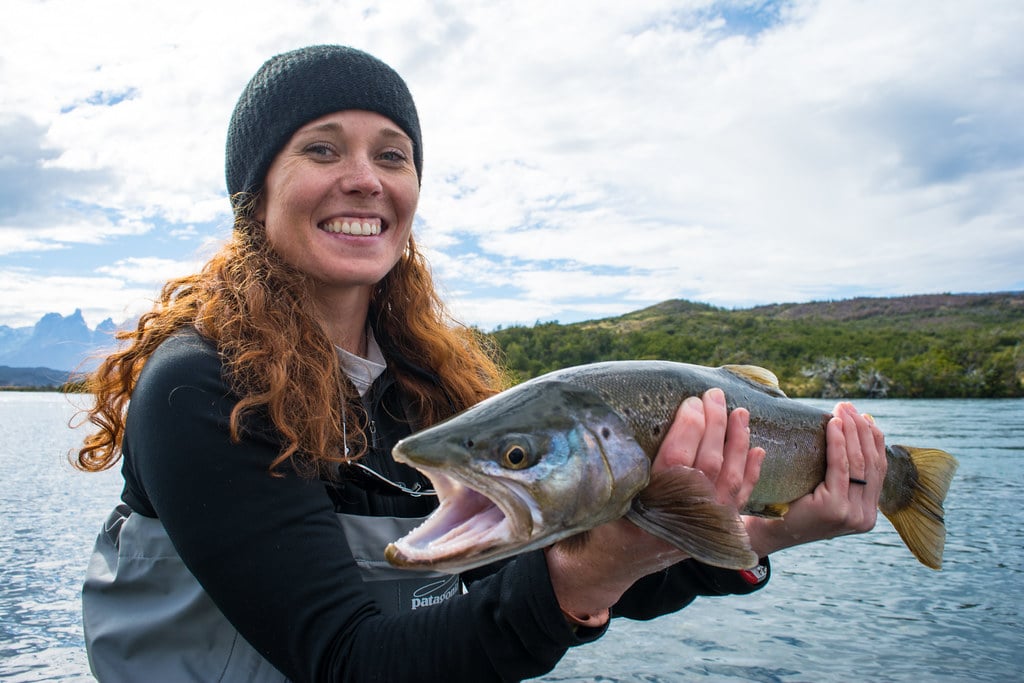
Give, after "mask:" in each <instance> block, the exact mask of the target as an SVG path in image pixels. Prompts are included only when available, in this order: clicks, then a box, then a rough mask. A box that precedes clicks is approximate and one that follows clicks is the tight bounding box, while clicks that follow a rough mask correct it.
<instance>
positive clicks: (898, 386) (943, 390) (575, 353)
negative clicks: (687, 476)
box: [491, 295, 1024, 398]
mask: <svg viewBox="0 0 1024 683" xmlns="http://www.w3.org/2000/svg"><path fill="white" fill-rule="evenodd" d="M952 296H953V298H954V301H955V304H956V305H949V304H948V303H947V304H946V305H926V304H928V302H929V301H931V299H930V298H929V297H916V298H915V297H903V298H898V299H876V300H870V301H871V302H876V303H877V302H885V303H886V304H887V305H886V306H885V307H884V313H872V312H871V309H872V306H869V305H867V304H865V300H856V301H855V302H851V305H848V306H845V307H844V306H839V307H837V306H836V305H835V302H825V303H822V304H821V305H820V306H819V307H815V306H813V305H811V306H809V305H806V304H804V305H801V308H800V310H799V311H798V312H797V314H794V309H793V308H792V307H787V306H771V307H761V308H755V309H745V310H726V309H720V308H715V307H712V306H707V305H703V304H694V303H691V302H684V301H673V302H665V303H663V304H660V305H658V306H654V307H651V308H650V309H645V310H643V311H638V312H635V313H631V314H628V315H625V316H621V317H618V318H609V319H605V320H598V321H589V322H584V323H576V324H569V325H562V324H559V323H557V322H551V323H538V324H535V325H533V326H514V327H506V328H499V329H497V330H495V331H494V332H492V333H491V336H492V338H493V339H494V341H495V342H496V344H497V346H498V347H499V348H500V350H501V353H502V355H503V360H504V362H505V364H506V366H507V367H508V368H509V370H510V372H511V373H512V375H513V380H514V381H521V380H525V379H529V378H531V377H536V376H537V375H540V374H543V373H545V372H548V371H551V370H555V369H558V368H562V367H567V366H570V365H580V364H585V363H592V362H595V361H603V360H627V359H663V360H673V361H682V362H687V363H695V364H699V365H710V366H718V365H724V364H728V363H739V364H751V365H760V366H762V367H765V368H767V369H769V370H771V371H772V372H774V373H775V374H776V375H777V376H778V377H779V383H780V385H781V387H782V389H783V391H785V392H786V393H787V394H788V395H789V396H792V397H825V398H835V397H851V398H856V397H892V398H953V397H957V398H1008V397H1021V396H1024V297H1022V296H1021V295H1007V296H1005V297H1003V298H999V297H995V296H994V297H993V298H992V299H981V300H978V301H973V302H971V301H965V300H960V299H957V298H956V296H957V295H952ZM961 296H966V295H961ZM915 300H919V301H917V303H916V304H915V303H914V302H915ZM893 302H897V303H898V305H896V306H893V305H891V304H892V303H893ZM853 303H857V304H858V305H856V306H855V305H852V304H853ZM931 303H932V304H934V303H935V302H934V301H931ZM961 304H963V305H961ZM874 308H876V309H879V310H882V309H880V308H879V306H878V305H876V306H874ZM837 311H838V312H837Z"/></svg>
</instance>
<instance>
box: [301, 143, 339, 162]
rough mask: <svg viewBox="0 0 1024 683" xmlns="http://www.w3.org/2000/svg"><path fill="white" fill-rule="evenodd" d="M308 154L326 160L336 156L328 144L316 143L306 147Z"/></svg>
mask: <svg viewBox="0 0 1024 683" xmlns="http://www.w3.org/2000/svg"><path fill="white" fill-rule="evenodd" d="M306 154H309V155H310V156H312V157H314V158H321V159H322V158H326V157H329V156H332V155H333V154H334V150H333V149H332V148H331V146H330V145H328V144H327V143H326V142H315V143H313V144H312V145H308V146H307V147H306Z"/></svg>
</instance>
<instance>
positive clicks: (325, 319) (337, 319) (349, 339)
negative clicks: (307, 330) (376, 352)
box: [317, 288, 370, 358]
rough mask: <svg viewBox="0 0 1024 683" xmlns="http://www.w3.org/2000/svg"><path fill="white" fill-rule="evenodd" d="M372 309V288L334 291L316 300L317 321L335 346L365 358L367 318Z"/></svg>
mask: <svg viewBox="0 0 1024 683" xmlns="http://www.w3.org/2000/svg"><path fill="white" fill-rule="evenodd" d="M369 310H370V290H369V288H365V289H362V288H360V289H359V290H345V291H344V292H334V293H332V294H331V295H330V296H324V295H323V294H321V296H318V297H317V319H318V320H319V321H320V326H321V327H323V329H324V332H325V333H326V334H327V337H328V338H329V339H330V340H331V341H332V342H333V343H334V345H335V346H337V347H339V348H342V349H345V350H346V351H348V352H349V353H352V354H355V355H357V356H359V357H361V358H365V357H366V317H367V315H368V313H369Z"/></svg>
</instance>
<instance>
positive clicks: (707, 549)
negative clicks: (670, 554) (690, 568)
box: [626, 466, 758, 569]
mask: <svg viewBox="0 0 1024 683" xmlns="http://www.w3.org/2000/svg"><path fill="white" fill-rule="evenodd" d="M626 519H628V520H629V521H631V522H633V523H634V524H636V525H637V526H638V527H640V528H641V529H643V530H644V531H646V532H648V533H650V534H652V535H654V536H657V537H658V538H660V539H662V540H664V541H667V542H668V543H671V544H672V545H674V546H676V547H677V548H679V549H680V550H682V551H683V552H685V553H686V554H687V555H689V556H690V557H692V558H693V559H695V560H698V561H700V562H703V563H704V564H709V565H713V566H716V567H724V568H726V569H749V568H750V567H753V566H755V565H756V564H757V560H758V558H757V555H756V554H755V553H754V551H753V550H751V549H750V539H749V538H748V537H747V528H746V527H745V526H744V525H743V520H742V518H741V517H740V515H739V513H738V512H737V511H736V509H735V508H733V507H730V506H728V505H721V504H719V503H716V502H715V490H714V487H713V486H712V485H711V482H710V481H709V480H708V478H707V477H706V476H704V473H703V472H701V471H700V470H697V469H694V468H692V467H682V466H679V467H673V468H670V469H668V470H665V471H663V472H657V473H655V474H652V475H651V481H650V483H649V484H648V485H647V487H646V488H645V489H644V490H643V491H641V492H640V493H639V494H638V495H637V496H636V498H634V499H633V504H632V507H631V508H630V510H629V512H627V513H626Z"/></svg>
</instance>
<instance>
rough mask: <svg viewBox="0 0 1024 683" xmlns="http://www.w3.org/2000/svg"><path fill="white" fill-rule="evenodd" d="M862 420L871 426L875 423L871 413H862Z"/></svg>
mask: <svg viewBox="0 0 1024 683" xmlns="http://www.w3.org/2000/svg"><path fill="white" fill-rule="evenodd" d="M864 419H865V420H867V421H868V422H870V423H872V424H874V422H875V416H874V415H872V414H871V413H864Z"/></svg>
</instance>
